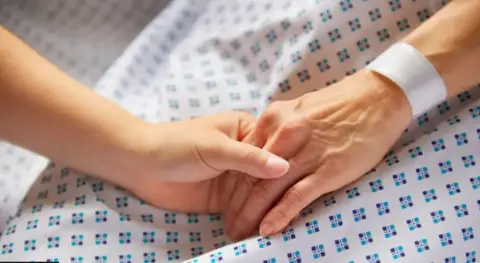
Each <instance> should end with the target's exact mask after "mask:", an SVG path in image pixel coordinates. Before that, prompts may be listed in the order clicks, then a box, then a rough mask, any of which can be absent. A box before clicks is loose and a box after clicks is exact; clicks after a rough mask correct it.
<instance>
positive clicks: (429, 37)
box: [402, 0, 480, 97]
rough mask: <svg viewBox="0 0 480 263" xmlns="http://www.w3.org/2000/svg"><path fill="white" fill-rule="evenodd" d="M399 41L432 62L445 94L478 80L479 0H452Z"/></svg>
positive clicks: (453, 92)
mask: <svg viewBox="0 0 480 263" xmlns="http://www.w3.org/2000/svg"><path fill="white" fill-rule="evenodd" d="M402 41H403V42H406V43H409V44H411V45H412V46H414V47H415V48H417V49H418V50H419V51H420V52H421V53H422V54H423V55H425V57H426V58H427V59H428V60H429V61H430V62H432V64H433V65H434V67H435V69H436V70H437V72H438V73H439V74H440V75H441V76H442V78H443V80H444V82H445V85H446V86H447V89H448V92H447V93H448V97H452V96H455V95H456V94H458V93H460V92H462V91H465V90H467V89H469V88H471V87H472V86H473V85H475V84H476V83H478V82H480V74H478V70H479V69H480V1H472V0H454V1H452V2H451V3H449V4H448V5H447V6H446V7H444V8H443V9H442V10H440V11H439V12H438V13H437V14H435V15H434V16H433V17H432V18H431V19H429V20H428V21H426V22H425V23H424V24H422V25H421V26H419V27H418V28H417V29H415V30H414V31H413V32H412V33H411V34H410V35H408V36H407V37H406V38H404V39H403V40H402Z"/></svg>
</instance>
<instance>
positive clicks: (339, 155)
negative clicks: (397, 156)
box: [224, 70, 412, 240]
mask: <svg viewBox="0 0 480 263" xmlns="http://www.w3.org/2000/svg"><path fill="white" fill-rule="evenodd" d="M411 114H412V113H411V109H410V106H409V104H408V101H407V99H406V97H405V96H404V94H403V93H402V91H401V90H400V89H399V88H398V87H397V86H395V84H393V83H391V82H390V81H389V80H387V79H385V78H383V77H381V76H380V75H377V74H376V73H373V72H371V71H366V70H365V71H360V72H358V73H357V74H355V75H353V76H351V77H348V78H345V79H344V80H342V81H341V82H339V83H337V84H334V85H332V86H329V87H327V88H324V89H322V90H319V91H315V92H311V93H307V94H305V95H303V96H301V97H299V98H297V99H294V100H290V101H280V102H274V103H272V104H271V105H270V106H269V107H268V108H267V109H266V111H265V112H264V114H263V115H262V116H261V118H260V119H259V121H258V123H257V124H256V126H255V128H254V130H253V131H252V132H251V133H250V134H249V135H248V136H247V137H246V138H245V141H246V142H249V143H251V144H253V145H256V146H259V147H264V149H266V150H268V151H270V152H272V153H274V154H276V155H279V156H280V157H283V158H284V159H287V160H289V162H290V170H289V172H288V173H287V174H286V175H285V176H283V177H281V178H279V179H274V180H259V179H256V178H252V177H249V176H246V175H241V174H237V175H236V177H237V178H236V182H235V185H233V186H232V185H229V186H228V187H230V188H229V189H226V191H228V192H229V193H230V192H231V194H230V196H229V197H227V198H226V200H227V202H226V204H225V206H224V209H225V214H226V230H227V233H228V234H229V236H230V237H231V238H233V239H235V240H239V239H242V238H245V237H248V236H249V235H251V234H253V233H254V232H255V231H256V230H257V229H258V226H259V224H260V223H261V226H260V233H261V234H262V235H264V236H268V235H271V234H274V233H277V232H279V231H281V230H282V229H283V228H285V227H286V226H287V225H288V224H289V223H290V221H291V220H293V219H294V218H295V217H296V216H297V215H298V214H299V213H300V211H301V210H302V209H303V208H305V207H306V206H307V205H308V204H310V203H311V202H312V201H314V200H315V199H316V198H318V197H320V196H322V195H324V194H326V193H328V192H331V191H334V190H336V189H339V188H341V187H343V186H344V185H347V184H349V183H351V182H352V181H354V180H356V179H358V178H359V177H360V176H362V175H363V174H365V173H366V172H367V171H368V170H370V169H371V168H372V167H374V166H375V165H376V164H377V163H378V162H379V161H380V160H381V159H382V157H383V156H384V155H385V153H386V152H387V151H388V150H389V149H390V147H391V146H392V145H393V144H394V143H395V141H396V140H397V139H398V138H399V137H400V135H401V134H402V132H403V131H404V130H405V128H406V127H407V126H408V124H409V123H410V121H411ZM232 190H233V191H232Z"/></svg>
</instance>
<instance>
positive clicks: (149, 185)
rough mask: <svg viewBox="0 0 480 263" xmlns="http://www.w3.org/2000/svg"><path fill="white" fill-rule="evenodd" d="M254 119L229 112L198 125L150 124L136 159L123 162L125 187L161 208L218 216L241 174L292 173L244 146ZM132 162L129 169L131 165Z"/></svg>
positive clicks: (264, 153)
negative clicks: (229, 186)
mask: <svg viewBox="0 0 480 263" xmlns="http://www.w3.org/2000/svg"><path fill="white" fill-rule="evenodd" d="M255 121H256V119H255V118H254V117H253V116H251V115H249V114H246V113H240V112H231V113H224V114H218V115H213V116H208V117H203V118H198V119H195V120H187V121H181V122H174V123H168V124H160V125H150V126H149V128H148V129H147V130H146V132H145V135H144V138H143V139H141V140H139V142H141V144H142V145H141V146H140V145H137V146H135V147H137V149H138V151H136V152H137V153H138V154H136V155H134V156H132V158H129V159H127V160H119V161H120V162H123V163H124V167H131V168H128V169H126V170H125V173H122V174H116V175H112V176H116V177H117V178H118V177H119V176H123V177H125V178H126V179H125V180H122V181H125V182H129V181H130V183H124V184H123V186H124V187H126V188H128V189H130V190H131V191H133V192H134V193H135V194H136V195H137V196H139V197H140V198H142V199H144V200H146V201H148V202H150V203H151V204H153V205H155V206H159V207H162V208H167V209H172V210H177V211H185V212H220V211H221V204H222V202H221V200H223V198H222V197H223V196H224V195H225V194H226V193H225V192H224V191H223V190H224V189H226V187H224V186H225V185H226V184H231V183H232V182H231V179H234V177H233V176H230V175H229V172H228V171H239V172H242V173H244V174H246V175H247V176H252V177H255V178H262V179H272V178H278V177H280V176H282V175H283V174H284V173H286V172H287V170H288V162H287V161H285V160H283V159H281V158H280V157H277V156H276V155H273V154H271V153H269V152H267V151H264V150H262V149H260V148H257V147H255V146H252V145H250V144H246V143H241V142H240V141H241V140H243V139H244V137H245V136H246V135H247V134H248V133H249V132H250V131H251V129H252V128H253V126H254V124H255ZM128 163H130V165H129V164H128Z"/></svg>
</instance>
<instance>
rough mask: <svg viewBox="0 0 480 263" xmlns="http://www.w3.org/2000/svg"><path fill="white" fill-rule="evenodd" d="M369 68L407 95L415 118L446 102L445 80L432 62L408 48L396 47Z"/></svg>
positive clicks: (412, 48) (395, 45) (386, 52)
mask: <svg viewBox="0 0 480 263" xmlns="http://www.w3.org/2000/svg"><path fill="white" fill-rule="evenodd" d="M367 68H368V69H370V70H373V71H375V72H378V73H380V74H381V75H383V76H385V77H387V78H389V79H390V80H391V81H393V82H394V83H395V84H397V85H398V86H399V87H400V88H401V89H402V90H403V91H404V92H405V95H406V96H407V98H408V101H409V102H410V105H411V107H412V111H413V116H414V117H417V116H419V115H421V114H423V113H425V112H426V111H427V110H429V109H430V108H432V107H434V106H435V105H436V104H439V103H440V102H442V101H443V100H445V99H446V98H447V88H446V87H445V83H444V82H443V79H442V77H441V76H440V75H439V74H438V73H437V71H436V70H435V68H434V67H433V65H432V64H431V63H430V61H428V60H427V59H426V58H425V57H424V56H423V55H422V54H421V53H420V52H419V51H418V50H417V49H415V48H414V47H412V46H411V45H409V44H406V43H396V44H394V45H393V46H391V47H390V48H388V49H387V50H386V51H385V52H383V53H382V54H380V55H379V56H378V57H377V58H376V59H375V60H373V61H372V62H371V63H370V64H369V65H368V66H367Z"/></svg>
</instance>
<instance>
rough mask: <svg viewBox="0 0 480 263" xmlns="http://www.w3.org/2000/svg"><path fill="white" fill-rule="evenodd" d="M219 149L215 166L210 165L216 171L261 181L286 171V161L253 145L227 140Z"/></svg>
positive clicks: (287, 165) (278, 175)
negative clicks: (246, 176) (251, 177)
mask: <svg viewBox="0 0 480 263" xmlns="http://www.w3.org/2000/svg"><path fill="white" fill-rule="evenodd" d="M221 147H222V149H221V150H220V151H219V153H220V154H219V155H218V158H216V161H215V164H211V165H212V166H213V167H215V168H217V169H221V170H234V171H239V172H243V173H246V174H248V175H250V176H253V177H257V178H263V179H270V178H277V177H280V176H282V175H284V174H285V173H286V172H287V171H288V168H289V164H288V161H286V160H284V159H282V158H280V157H278V156H276V155H274V154H272V153H269V152H267V151H264V150H262V149H260V148H258V147H255V146H253V145H250V144H246V143H242V142H238V141H235V140H231V139H229V140H228V142H225V143H224V144H222V146H221Z"/></svg>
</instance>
